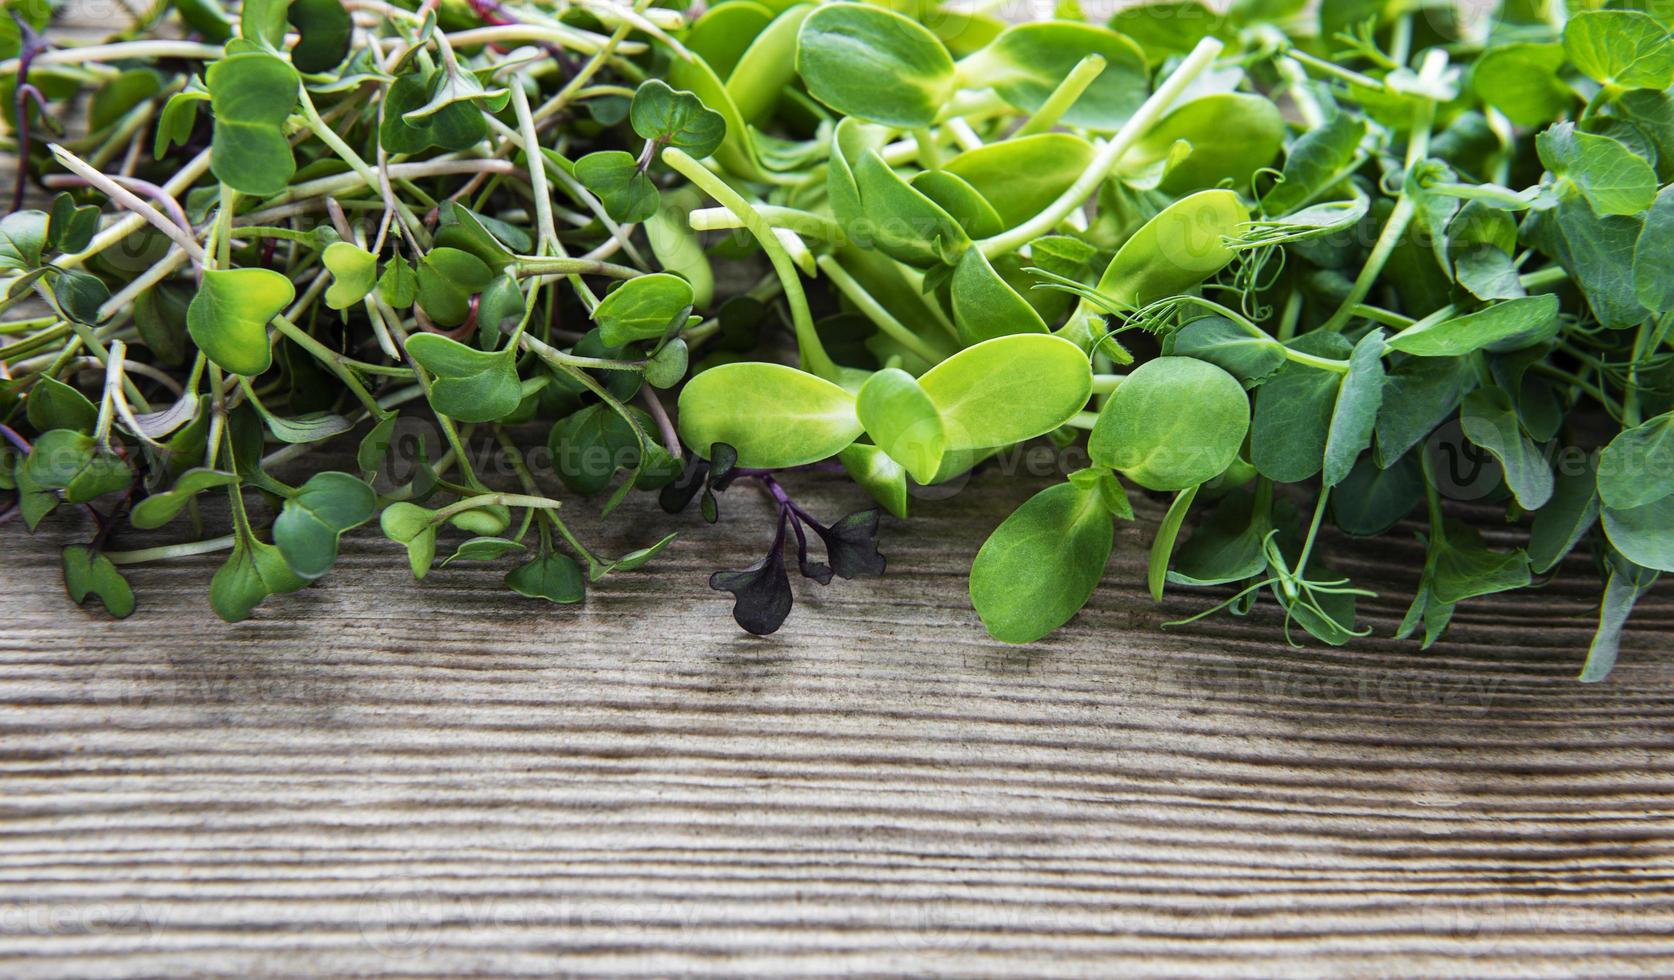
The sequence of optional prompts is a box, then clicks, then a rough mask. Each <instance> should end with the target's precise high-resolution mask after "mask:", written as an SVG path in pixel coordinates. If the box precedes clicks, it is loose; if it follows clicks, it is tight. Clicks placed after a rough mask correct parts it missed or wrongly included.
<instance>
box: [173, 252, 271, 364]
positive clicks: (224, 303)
mask: <svg viewBox="0 0 1674 980" xmlns="http://www.w3.org/2000/svg"><path fill="white" fill-rule="evenodd" d="M294 299H296V287H294V286H292V285H291V281H290V280H289V279H286V278H285V277H284V276H282V275H280V274H279V273H277V272H274V271H272V270H271V269H205V270H204V273H203V282H202V283H201V284H200V285H199V286H198V292H197V295H196V296H193V297H192V303H191V305H190V306H188V307H187V308H186V329H187V331H188V332H189V333H190V334H191V335H192V341H193V343H196V344H197V345H198V349H199V350H201V351H203V352H204V354H205V355H206V356H207V357H208V358H209V359H210V360H211V361H214V362H215V363H216V364H218V365H220V366H221V369H222V370H224V371H228V372H230V373H232V374H242V375H245V376H247V377H255V376H256V375H258V374H261V373H263V372H264V371H266V370H267V369H268V368H269V367H271V366H272V364H273V350H272V348H271V347H269V346H268V337H267V325H268V322H269V321H270V320H272V319H273V318H274V317H275V316H278V315H279V314H280V313H282V312H284V310H285V307H287V306H289V305H290V304H291V301H292V300H294Z"/></svg>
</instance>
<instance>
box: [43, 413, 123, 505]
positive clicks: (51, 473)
mask: <svg viewBox="0 0 1674 980" xmlns="http://www.w3.org/2000/svg"><path fill="white" fill-rule="evenodd" d="M18 473H19V480H18V486H19V489H25V483H24V481H25V479H27V483H28V487H29V488H39V489H42V490H63V491H64V499H65V500H66V501H68V502H69V503H72V504H85V503H87V502H88V501H90V500H93V499H95V498H97V497H100V496H103V495H104V494H107V493H112V492H114V491H117V490H122V489H125V488H126V487H127V486H128V485H129V484H130V483H132V482H133V479H134V474H133V470H131V469H130V468H129V466H128V462H127V461H126V460H124V459H123V458H122V457H120V456H118V455H116V454H115V453H112V452H110V451H108V450H107V449H105V447H103V446H101V445H100V444H99V443H98V441H97V440H95V439H94V438H93V437H92V436H90V435H87V434H85V433H82V432H76V431H73V430H70V429H53V430H52V431H50V432H44V433H42V434H41V436H40V437H39V438H38V439H36V440H35V445H34V448H33V449H32V450H31V451H30V453H29V455H28V456H27V457H25V458H24V460H23V464H22V465H21V466H20V467H19V470H18Z"/></svg>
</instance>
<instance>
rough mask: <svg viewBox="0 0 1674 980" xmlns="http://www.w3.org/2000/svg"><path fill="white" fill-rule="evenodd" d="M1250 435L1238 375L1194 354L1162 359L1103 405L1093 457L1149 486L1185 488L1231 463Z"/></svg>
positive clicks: (1138, 371)
mask: <svg viewBox="0 0 1674 980" xmlns="http://www.w3.org/2000/svg"><path fill="white" fill-rule="evenodd" d="M1249 431H1250V401H1249V397H1248V396H1247V395H1245V394H1244V387H1243V385H1240V384H1239V383H1238V379H1237V378H1234V377H1233V376H1232V375H1230V374H1228V373H1226V372H1225V371H1223V370H1221V369H1220V368H1218V367H1216V366H1215V365H1213V364H1210V363H1209V362H1208V361H1200V360H1198V359H1197V358H1195V357H1159V358H1157V359H1156V360H1153V361H1148V362H1146V363H1145V364H1142V365H1140V366H1139V367H1138V368H1137V369H1135V370H1134V372H1133V373H1132V374H1130V375H1128V377H1127V380H1126V381H1123V382H1122V384H1121V387H1119V388H1117V389H1116V392H1115V394H1113V395H1111V396H1110V399H1109V400H1108V401H1106V402H1105V404H1104V408H1103V410H1101V411H1100V412H1099V420H1098V422H1097V423H1096V424H1095V426H1094V428H1093V434H1092V435H1091V436H1089V437H1088V440H1087V452H1088V454H1089V455H1090V456H1092V458H1093V462H1095V463H1097V464H1098V465H1100V466H1108V467H1111V468H1112V469H1115V470H1119V471H1121V473H1122V475H1124V476H1126V477H1127V478H1128V479H1130V480H1132V481H1133V482H1135V483H1137V484H1139V485H1140V486H1142V487H1145V488H1147V489H1150V490H1184V489H1186V488H1187V487H1195V486H1197V485H1198V484H1200V483H1206V482H1208V481H1209V480H1212V479H1214V478H1215V477H1217V476H1219V475H1220V474H1221V472H1222V471H1224V470H1225V469H1226V468H1227V467H1228V466H1231V465H1232V461H1233V460H1235V459H1237V458H1238V450H1239V448H1240V447H1241V446H1243V444H1244V436H1245V435H1246V434H1247V433H1248V432H1249Z"/></svg>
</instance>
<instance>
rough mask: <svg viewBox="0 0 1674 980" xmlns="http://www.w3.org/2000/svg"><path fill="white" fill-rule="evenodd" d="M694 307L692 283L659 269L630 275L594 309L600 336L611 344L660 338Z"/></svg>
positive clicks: (683, 318)
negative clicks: (633, 275)
mask: <svg viewBox="0 0 1674 980" xmlns="http://www.w3.org/2000/svg"><path fill="white" fill-rule="evenodd" d="M691 311H692V286H691V283H688V282H687V281H686V280H684V279H682V278H680V277H679V276H675V275H670V274H669V273H666V272H655V273H652V274H650V275H647V276H638V277H635V278H633V279H629V280H628V281H627V282H624V283H623V284H622V285H620V286H618V287H616V288H615V289H614V290H612V291H611V292H610V294H609V295H607V296H605V298H604V299H603V300H601V301H600V302H599V305H598V306H597V307H595V308H594V310H593V322H594V323H597V324H598V325H599V339H600V340H601V341H603V342H604V344H605V346H607V347H620V346H622V345H623V344H627V343H632V342H633V341H636V340H660V339H662V338H663V337H664V336H667V334H668V333H669V331H670V330H671V329H673V328H675V327H677V326H679V325H681V324H684V323H685V321H686V316H687V314H689V313H691Z"/></svg>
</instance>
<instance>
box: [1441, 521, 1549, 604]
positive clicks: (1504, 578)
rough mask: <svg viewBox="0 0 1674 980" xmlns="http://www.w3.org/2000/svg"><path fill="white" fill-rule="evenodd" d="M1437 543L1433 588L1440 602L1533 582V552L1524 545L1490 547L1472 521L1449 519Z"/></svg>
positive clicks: (1501, 590)
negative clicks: (1511, 548) (1500, 548)
mask: <svg viewBox="0 0 1674 980" xmlns="http://www.w3.org/2000/svg"><path fill="white" fill-rule="evenodd" d="M1433 546H1434V548H1435V572H1434V575H1433V576H1432V578H1431V582H1430V588H1431V591H1432V592H1433V593H1434V595H1435V598H1436V600H1437V601H1439V602H1442V603H1445V604H1448V605H1455V604H1458V603H1461V602H1464V601H1465V600H1466V599H1473V598H1476V597H1477V596H1484V595H1490V594H1492V593H1495V592H1507V591H1510V590H1511V589H1521V588H1523V587H1524V586H1526V585H1528V584H1529V581H1530V575H1529V556H1528V555H1526V554H1524V552H1523V550H1522V549H1521V548H1519V549H1517V550H1515V551H1510V552H1500V551H1490V550H1488V548H1487V546H1486V545H1484V544H1483V543H1482V535H1481V534H1479V533H1478V532H1477V530H1476V528H1474V527H1471V526H1470V525H1468V524H1461V523H1459V522H1457V521H1448V522H1447V524H1446V527H1445V530H1444V531H1443V532H1442V533H1441V534H1440V536H1439V537H1438V538H1437V540H1436V541H1434V542H1433Z"/></svg>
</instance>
